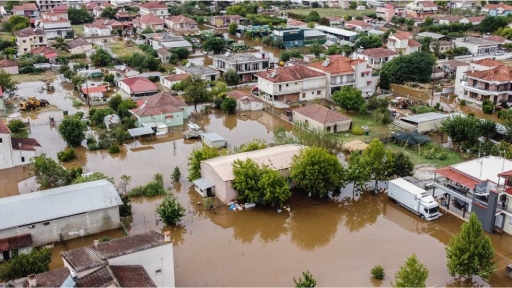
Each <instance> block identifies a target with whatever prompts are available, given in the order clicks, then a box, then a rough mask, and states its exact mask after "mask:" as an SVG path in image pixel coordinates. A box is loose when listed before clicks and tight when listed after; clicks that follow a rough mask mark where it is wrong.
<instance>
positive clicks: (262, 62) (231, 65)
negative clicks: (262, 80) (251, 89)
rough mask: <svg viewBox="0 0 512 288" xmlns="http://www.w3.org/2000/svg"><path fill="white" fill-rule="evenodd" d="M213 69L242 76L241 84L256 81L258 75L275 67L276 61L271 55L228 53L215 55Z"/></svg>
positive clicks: (262, 53) (263, 53)
mask: <svg viewBox="0 0 512 288" xmlns="http://www.w3.org/2000/svg"><path fill="white" fill-rule="evenodd" d="M212 58H213V65H212V66H211V67H212V68H213V69H217V70H219V71H221V73H224V72H227V71H228V70H230V69H232V70H235V71H236V72H237V74H238V75H240V80H241V82H251V81H256V80H258V78H256V75H255V74H256V73H258V72H262V71H266V70H267V69H269V68H273V67H274V63H275V61H274V59H273V58H272V57H271V54H270V53H266V52H258V53H231V52H226V54H224V55H213V56H212Z"/></svg>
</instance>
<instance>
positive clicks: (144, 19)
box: [133, 14, 164, 25]
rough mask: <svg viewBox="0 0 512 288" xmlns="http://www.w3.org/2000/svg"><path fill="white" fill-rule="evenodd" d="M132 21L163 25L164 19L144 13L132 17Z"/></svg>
mask: <svg viewBox="0 0 512 288" xmlns="http://www.w3.org/2000/svg"><path fill="white" fill-rule="evenodd" d="M133 22H139V23H144V24H147V25H155V24H162V25H163V24H164V20H162V19H160V18H158V17H157V16H155V15H153V14H146V15H144V16H142V17H138V18H136V19H134V20H133Z"/></svg>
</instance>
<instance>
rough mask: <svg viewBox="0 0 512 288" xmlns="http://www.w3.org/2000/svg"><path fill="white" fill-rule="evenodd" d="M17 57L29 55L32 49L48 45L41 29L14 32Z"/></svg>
mask: <svg viewBox="0 0 512 288" xmlns="http://www.w3.org/2000/svg"><path fill="white" fill-rule="evenodd" d="M14 35H15V36H16V45H17V46H18V56H21V55H25V54H27V53H30V51H31V50H32V49H34V48H37V47H40V46H46V45H48V37H47V36H46V33H45V32H44V30H43V29H41V28H30V27H29V28H25V29H21V30H18V31H16V32H14Z"/></svg>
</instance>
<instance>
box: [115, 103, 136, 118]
mask: <svg viewBox="0 0 512 288" xmlns="http://www.w3.org/2000/svg"><path fill="white" fill-rule="evenodd" d="M134 108H137V103H135V101H133V99H131V98H127V99H123V100H122V101H121V103H119V106H118V107H117V115H119V117H120V118H121V119H123V118H125V117H131V115H132V114H131V113H130V112H128V110H130V109H134Z"/></svg>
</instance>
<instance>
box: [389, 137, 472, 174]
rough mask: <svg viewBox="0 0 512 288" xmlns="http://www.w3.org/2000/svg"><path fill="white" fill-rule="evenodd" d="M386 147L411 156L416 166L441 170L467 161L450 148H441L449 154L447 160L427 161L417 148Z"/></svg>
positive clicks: (402, 146) (392, 144) (396, 145)
mask: <svg viewBox="0 0 512 288" xmlns="http://www.w3.org/2000/svg"><path fill="white" fill-rule="evenodd" d="M385 146H386V148H388V149H390V150H393V151H402V152H404V154H405V155H407V156H409V158H410V159H411V161H412V163H414V165H418V164H430V165H435V166H436V167H438V168H439V167H444V166H449V165H453V164H457V163H460V162H463V161H465V159H463V158H462V157H461V155H460V154H459V153H457V152H456V151H454V150H452V149H448V148H441V149H442V151H444V152H446V154H447V157H446V159H444V160H438V159H426V158H424V157H423V156H420V155H419V154H418V147H417V146H410V145H408V146H407V147H406V148H405V149H404V145H398V144H395V143H387V144H385ZM420 151H421V149H420Z"/></svg>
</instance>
